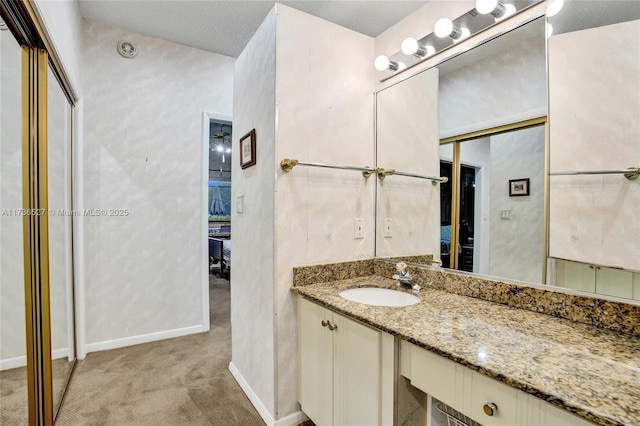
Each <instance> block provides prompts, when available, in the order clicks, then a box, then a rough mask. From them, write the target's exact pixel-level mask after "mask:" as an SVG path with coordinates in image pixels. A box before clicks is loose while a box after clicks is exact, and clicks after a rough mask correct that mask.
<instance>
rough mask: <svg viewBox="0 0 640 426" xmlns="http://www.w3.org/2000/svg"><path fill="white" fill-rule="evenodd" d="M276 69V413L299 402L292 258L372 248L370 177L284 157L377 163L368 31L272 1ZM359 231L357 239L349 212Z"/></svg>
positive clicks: (363, 252)
mask: <svg viewBox="0 0 640 426" xmlns="http://www.w3.org/2000/svg"><path fill="white" fill-rule="evenodd" d="M277 11H278V21H277V22H278V25H277V49H276V52H277V62H276V66H277V72H276V105H277V120H278V121H277V130H276V157H275V163H274V164H273V166H274V167H275V170H276V193H275V197H276V204H275V205H276V210H275V212H276V217H275V219H276V222H275V232H276V245H275V247H276V275H275V280H276V281H275V286H276V294H275V302H276V319H277V323H276V341H277V346H276V356H277V376H276V380H277V383H278V389H277V392H278V393H277V398H278V400H277V404H276V410H277V416H278V418H281V417H283V416H286V415H287V414H288V413H291V412H293V411H294V410H297V409H298V407H297V402H296V401H297V392H296V390H297V368H296V364H295V360H296V353H297V338H296V335H297V334H296V316H295V310H294V308H295V306H294V297H293V295H292V294H291V292H290V290H289V289H290V287H291V285H292V284H293V282H292V278H293V275H292V268H293V266H300V265H308V264H317V263H326V262H335V261H344V260H355V259H365V258H370V257H372V256H373V254H374V245H375V243H374V226H375V225H374V200H375V177H371V178H370V179H368V180H365V179H364V178H363V177H362V175H361V174H360V173H359V172H353V171H344V170H331V169H318V168H308V167H307V168H305V167H303V166H298V167H296V168H295V169H294V170H293V171H292V172H290V173H284V172H282V171H281V170H280V168H279V162H280V160H281V159H282V158H285V157H289V158H291V157H293V158H298V159H299V160H300V161H310V162H320V163H327V164H345V165H354V166H372V165H373V164H374V141H373V105H374V104H373V101H374V97H373V82H374V80H373V75H374V74H373V73H374V71H375V70H374V68H373V67H372V66H371V58H373V43H374V42H373V39H372V38H370V37H368V36H364V35H362V34H359V33H356V32H354V31H351V30H348V29H346V28H343V27H340V26H338V25H335V24H332V23H330V22H327V21H324V20H321V19H319V18H316V17H314V16H311V15H308V14H305V13H302V12H299V11H297V10H294V9H291V8H289V7H286V6H283V5H278V6H277ZM356 217H357V218H363V219H364V223H365V229H366V231H365V238H364V239H354V238H353V237H354V230H353V228H354V218H356Z"/></svg>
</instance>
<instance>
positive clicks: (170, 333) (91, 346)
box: [86, 325, 204, 353]
mask: <svg viewBox="0 0 640 426" xmlns="http://www.w3.org/2000/svg"><path fill="white" fill-rule="evenodd" d="M203 331H204V328H203V326H202V325H196V326H193V327H185V328H176V329H174V330H166V331H159V332H157V333H149V334H140V335H138V336H131V337H123V338H121V339H113V340H105V341H103V342H97V343H87V345H86V353H89V352H98V351H107V350H109V349H117V348H124V347H126V346H133V345H139V344H141V343H149V342H156V341H158V340H165V339H173V338H174V337H182V336H186V335H189V334H196V333H202V332H203Z"/></svg>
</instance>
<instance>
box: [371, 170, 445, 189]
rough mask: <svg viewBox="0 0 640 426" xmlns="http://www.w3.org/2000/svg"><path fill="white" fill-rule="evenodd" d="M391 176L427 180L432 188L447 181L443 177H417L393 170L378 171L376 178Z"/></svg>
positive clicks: (416, 175)
mask: <svg viewBox="0 0 640 426" xmlns="http://www.w3.org/2000/svg"><path fill="white" fill-rule="evenodd" d="M391 175H398V176H408V177H413V178H418V179H428V180H430V181H431V184H432V185H433V186H436V185H437V184H438V183H446V182H448V181H449V178H447V177H444V176H443V177H435V176H425V175H418V174H415V173H407V172H399V171H397V170H393V169H387V170H384V169H378V178H379V179H380V180H382V179H384V178H385V177H386V176H391Z"/></svg>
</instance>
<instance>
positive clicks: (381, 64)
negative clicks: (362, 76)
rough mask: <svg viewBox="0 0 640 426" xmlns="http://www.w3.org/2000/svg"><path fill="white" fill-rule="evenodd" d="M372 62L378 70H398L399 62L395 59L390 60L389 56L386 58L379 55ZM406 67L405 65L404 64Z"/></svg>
mask: <svg viewBox="0 0 640 426" xmlns="http://www.w3.org/2000/svg"><path fill="white" fill-rule="evenodd" d="M373 64H374V65H375V67H376V69H377V70H378V71H384V70H387V69H389V70H391V71H398V69H399V67H400V64H399V63H398V62H395V61H390V60H389V58H387V57H386V56H384V55H380V56H378V57H377V58H376V60H375V61H374V62H373ZM405 68H406V66H405Z"/></svg>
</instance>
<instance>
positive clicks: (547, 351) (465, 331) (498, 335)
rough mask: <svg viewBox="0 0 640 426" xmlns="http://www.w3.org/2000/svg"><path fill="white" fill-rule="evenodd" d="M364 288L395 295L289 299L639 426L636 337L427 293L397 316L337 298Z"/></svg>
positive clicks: (354, 281)
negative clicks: (366, 293)
mask: <svg viewBox="0 0 640 426" xmlns="http://www.w3.org/2000/svg"><path fill="white" fill-rule="evenodd" d="M365 286H367V287H368V286H375V287H386V288H394V289H397V288H398V287H396V284H395V280H392V279H389V278H383V277H380V276H375V275H372V276H366V277H359V278H351V279H345V280H339V281H333V282H328V283H319V284H310V285H304V286H294V287H292V291H294V292H295V293H298V294H300V295H302V296H304V297H305V298H308V299H310V300H313V301H316V302H318V303H319V304H321V305H323V306H326V307H328V308H330V309H332V310H334V311H336V312H339V313H342V314H345V315H347V316H349V317H351V318H354V319H357V320H360V321H362V322H364V323H366V324H369V325H371V326H373V327H375V328H378V329H380V330H382V331H385V332H388V333H390V334H392V335H395V336H397V337H399V338H401V339H404V340H407V341H409V342H411V343H414V344H416V345H418V346H421V347H423V348H426V349H428V350H430V351H432V352H434V353H437V354H439V355H442V356H444V357H446V358H449V359H451V360H453V361H456V362H458V363H460V364H463V365H465V366H468V367H470V368H472V369H474V370H476V371H479V372H481V373H483V374H486V375H488V376H490V377H492V378H494V379H497V380H499V381H501V382H504V383H506V384H508V385H510V386H513V387H516V388H518V389H521V390H523V391H525V392H527V393H530V394H532V395H535V396H537V397H539V398H542V399H544V400H546V401H548V402H550V403H552V404H553V405H555V406H558V407H560V408H563V409H566V410H568V411H571V412H573V413H576V414H577V415H579V416H582V417H584V418H586V419H588V420H590V421H593V422H595V423H597V424H600V425H620V424H622V425H640V338H639V337H635V336H631V335H626V334H620V333H616V332H613V331H609V330H604V329H601V328H597V327H594V326H591V325H586V324H581V323H577V322H573V321H569V320H565V319H561V318H556V317H552V316H549V315H544V314H540V313H536V312H531V311H528V310H524V309H518V308H513V307H510V306H505V305H501V304H497V303H492V302H487V301H484V300H479V299H475V298H471V297H467V296H460V295H457V294H453V293H447V292H445V291H442V290H436V289H430V288H426V289H422V290H420V291H419V296H420V298H421V301H420V303H418V304H416V305H412V306H406V307H400V308H397V307H392V308H389V307H381V306H370V305H364V304H360V303H356V302H350V301H348V300H346V299H344V298H342V297H340V296H339V295H338V293H339V292H340V291H342V290H345V289H348V288H356V287H365ZM406 291H409V290H406Z"/></svg>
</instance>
